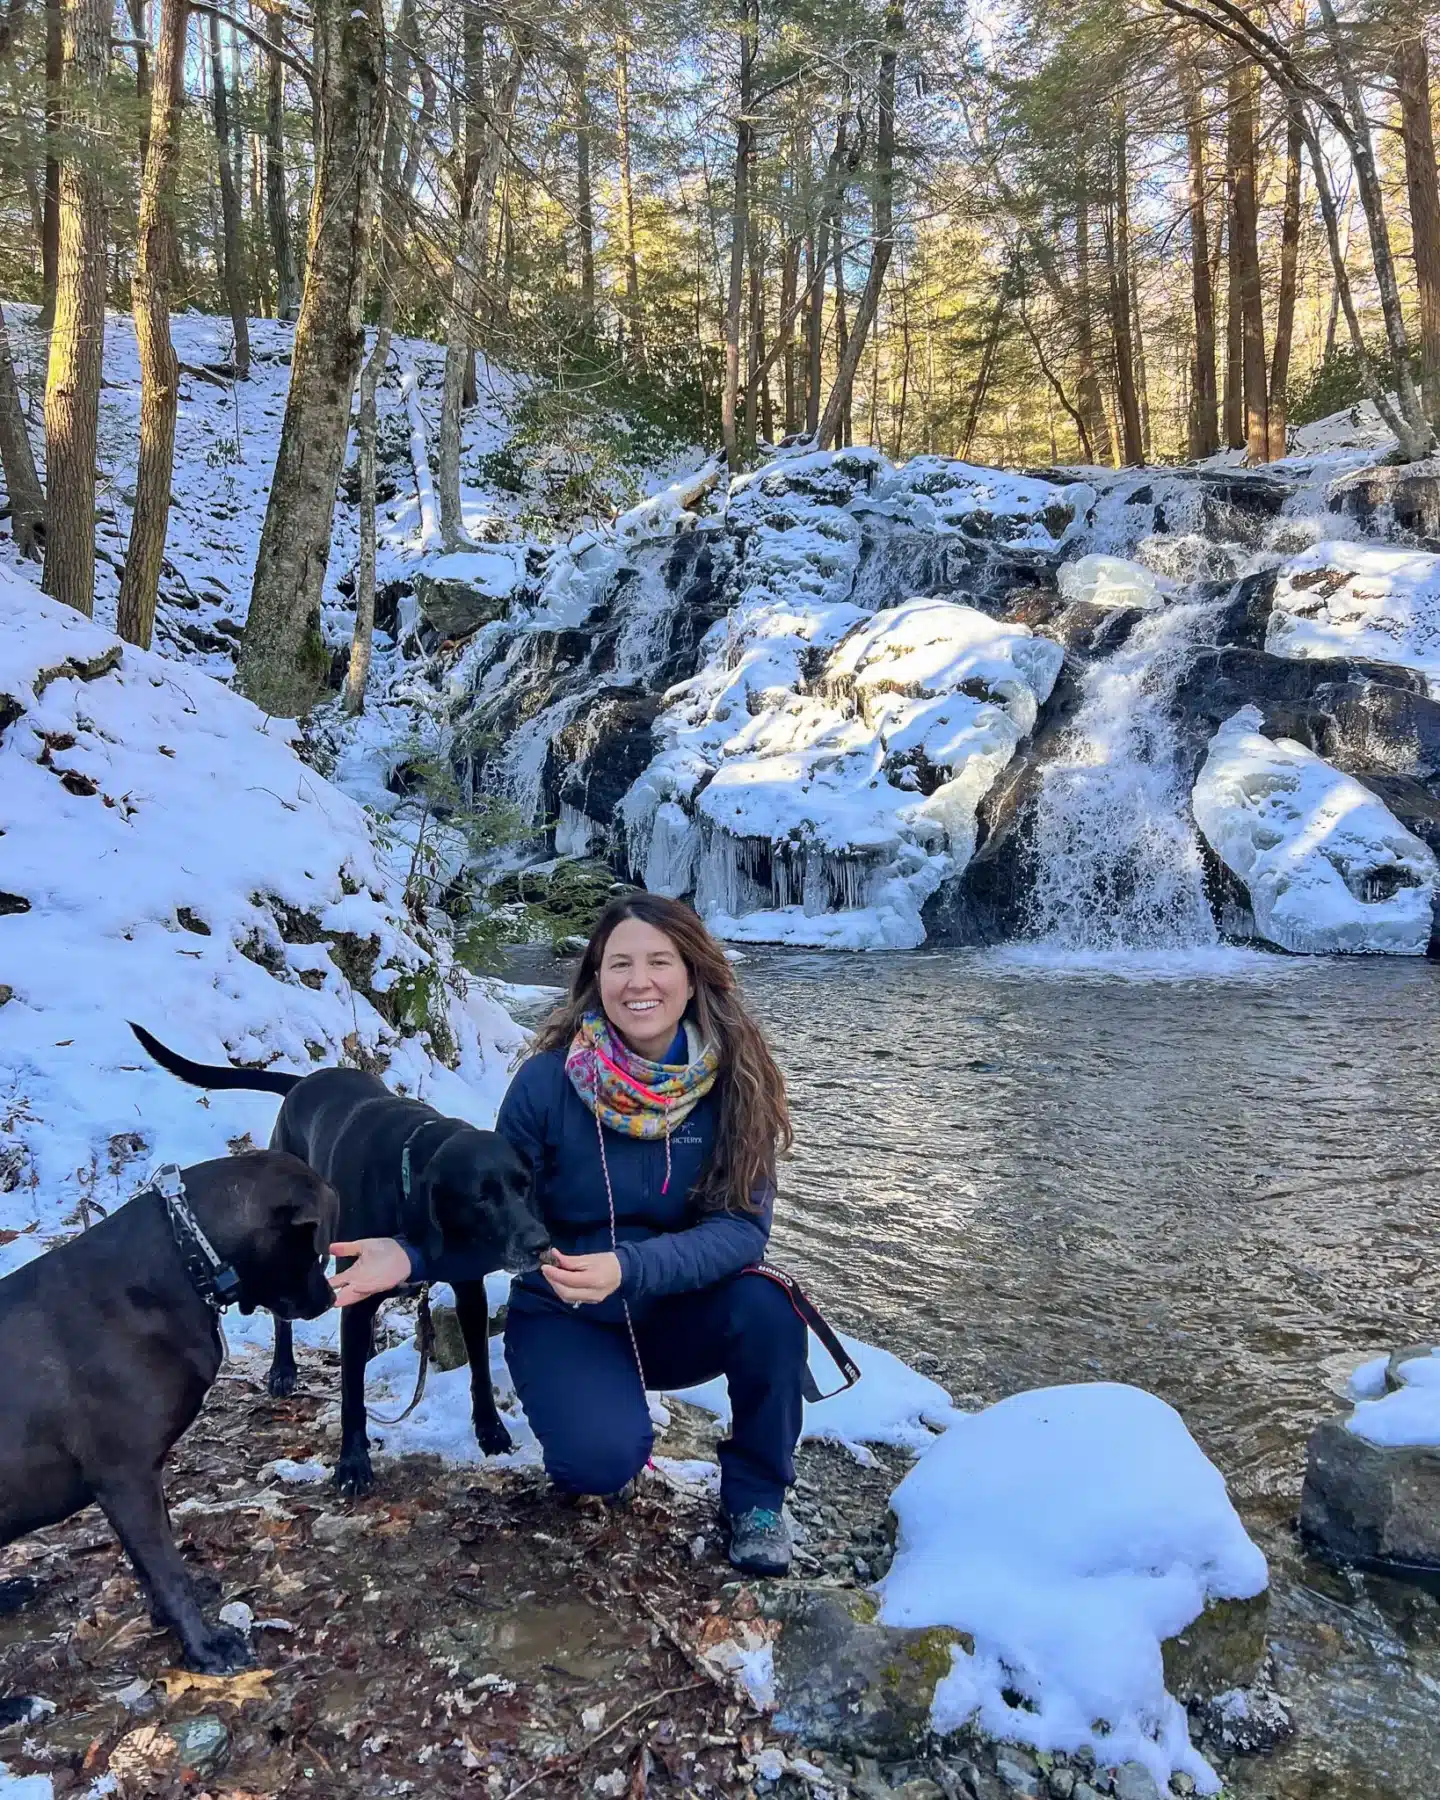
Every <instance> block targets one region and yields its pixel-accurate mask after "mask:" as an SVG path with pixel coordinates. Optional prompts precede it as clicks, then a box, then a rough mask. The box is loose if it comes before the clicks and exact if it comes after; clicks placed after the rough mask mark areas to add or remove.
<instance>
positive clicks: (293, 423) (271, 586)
mask: <svg viewBox="0 0 1440 1800" xmlns="http://www.w3.org/2000/svg"><path fill="white" fill-rule="evenodd" d="M312 14H313V19H314V34H315V63H316V94H317V104H318V111H319V115H320V125H321V129H320V136H319V138H318V140H317V143H316V158H315V187H314V192H313V194H312V197H311V203H310V234H309V254H308V256H307V258H306V270H305V291H304V295H303V297H302V299H301V302H300V317H299V320H298V322H297V323H296V326H295V347H294V351H293V353H292V357H291V364H290V391H289V394H288V396H287V398H286V403H285V423H284V426H283V428H282V431H281V434H280V451H279V455H278V457H277V458H276V463H275V477H274V480H273V482H272V483H271V487H270V503H269V506H268V508H267V509H266V513H265V525H264V528H263V530H262V532H261V535H260V553H259V556H258V558H257V560H256V565H255V584H254V587H253V588H252V590H251V594H250V611H249V616H248V617H247V618H246V621H245V636H244V639H243V640H242V643H241V646H240V660H239V666H238V668H237V671H236V675H237V679H238V681H239V685H240V687H241V689H242V691H243V692H244V693H246V694H247V695H248V696H249V697H250V699H252V700H253V701H255V703H256V704H257V705H258V706H262V707H263V708H264V709H265V710H266V711H267V712H270V713H276V714H280V715H283V716H294V715H296V714H298V713H300V712H303V711H304V710H305V709H306V708H307V707H308V706H309V705H310V704H311V702H312V701H313V699H314V697H315V694H316V692H317V690H318V689H319V687H320V686H321V684H322V682H323V680H324V676H325V673H326V669H327V658H326V655H325V646H324V640H323V639H322V637H321V635H320V594H321V589H322V587H323V585H324V581H325V564H326V561H327V558H328V556H329V551H330V531H331V522H332V519H333V516H334V512H335V489H336V486H337V484H338V482H339V479H340V468H341V464H342V463H343V461H344V458H345V441H346V438H347V437H348V435H349V430H350V400H351V396H352V394H353V393H354V390H355V376H356V372H357V370H358V367H359V362H360V357H361V353H362V351H363V349H364V343H365V339H364V333H363V330H362V328H361V323H360V321H361V315H362V310H363V307H364V303H365V277H366V264H367V262H368V258H369V250H370V238H371V231H372V221H373V218H374V214H375V197H376V196H375V190H376V185H377V177H378V173H379V160H380V141H381V133H382V131H383V129H384V118H385V104H384V95H385V68H384V54H385V26H384V17H383V14H382V12H381V7H380V0H316V3H315V5H314V6H313V8H312Z"/></svg>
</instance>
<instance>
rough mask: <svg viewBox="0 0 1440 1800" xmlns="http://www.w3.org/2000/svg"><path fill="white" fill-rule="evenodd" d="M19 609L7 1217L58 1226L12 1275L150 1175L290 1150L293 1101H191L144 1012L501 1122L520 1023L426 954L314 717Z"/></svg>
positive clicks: (205, 1054) (86, 629) (3, 646)
mask: <svg viewBox="0 0 1440 1800" xmlns="http://www.w3.org/2000/svg"><path fill="white" fill-rule="evenodd" d="M0 611H3V614H4V619H5V627H4V630H3V632H0V833H3V836H0V890H3V897H0V945H3V948H4V956H3V959H0V967H3V976H4V987H3V988H0V999H3V1005H0V1046H3V1047H0V1094H3V1104H4V1109H5V1123H6V1129H7V1136H8V1138H9V1141H10V1143H11V1144H12V1145H13V1149H12V1151H11V1152H10V1156H9V1161H8V1164H7V1165H4V1166H5V1169H6V1173H5V1179H4V1180H3V1181H0V1223H3V1224H5V1225H7V1226H10V1227H12V1228H14V1229H17V1230H21V1231H26V1230H27V1228H30V1227H32V1226H33V1227H36V1228H37V1229H36V1230H35V1232H34V1233H33V1234H30V1235H27V1236H26V1237H24V1238H22V1239H20V1240H17V1244H16V1245H12V1246H11V1250H10V1252H9V1253H7V1254H8V1255H9V1256H10V1258H11V1260H13V1259H14V1257H15V1256H17V1255H20V1254H21V1253H22V1252H26V1251H28V1250H30V1249H33V1248H38V1239H39V1238H40V1237H42V1236H44V1235H46V1234H50V1233H53V1232H54V1231H56V1230H57V1229H58V1228H59V1227H60V1226H61V1224H62V1223H63V1222H65V1221H66V1220H67V1219H68V1218H69V1217H71V1216H72V1215H73V1214H74V1211H75V1208H76V1206H77V1203H79V1202H81V1201H84V1200H88V1199H91V1198H93V1199H95V1200H96V1201H98V1202H99V1203H100V1204H101V1205H102V1206H109V1205H112V1204H113V1203H114V1202H115V1200H116V1199H117V1198H123V1197H124V1196H125V1194H126V1193H127V1192H128V1191H129V1189H130V1187H131V1186H133V1185H134V1181H133V1176H134V1174H135V1173H136V1172H137V1169H138V1168H140V1167H143V1166H146V1165H148V1164H150V1163H152V1162H154V1161H158V1160H161V1159H164V1160H174V1161H178V1162H180V1163H182V1164H183V1163H188V1162H194V1161H198V1160H201V1159H203V1158H205V1157H210V1156H216V1155H223V1154H224V1152H225V1149H226V1145H227V1141H228V1140H230V1139H232V1138H235V1137H238V1136H240V1135H242V1134H244V1133H246V1132H249V1134H250V1135H251V1137H252V1139H253V1141H254V1142H256V1143H260V1144H263V1143H264V1142H265V1141H266V1140H267V1137H268V1134H269V1129H270V1123H271V1121H272V1119H273V1116H274V1111H275V1101H274V1098H273V1097H272V1096H266V1095H262V1094H244V1093H236V1094H215V1095H202V1094H201V1093H199V1092H198V1091H197V1090H195V1089H192V1088H187V1087H184V1086H182V1085H181V1084H180V1083H179V1082H177V1081H175V1080H174V1079H173V1078H172V1077H171V1076H169V1075H166V1074H165V1073H164V1072H163V1071H161V1070H160V1069H158V1068H157V1067H155V1066H154V1065H153V1064H152V1063H150V1061H149V1060H148V1058H147V1057H146V1056H145V1054H144V1053H143V1051H141V1049H140V1048H139V1046H138V1045H137V1044H136V1042H135V1040H134V1039H133V1037H132V1036H131V1035H130V1032H129V1030H128V1029H127V1026H126V1020H127V1018H131V1017H133V1018H135V1019H138V1020H139V1021H140V1022H141V1023H144V1024H147V1025H149V1026H150V1027H151V1028H152V1029H154V1030H155V1031H156V1032H157V1033H158V1034H159V1035H160V1036H162V1037H164V1038H166V1039H167V1040H169V1041H170V1042H172V1043H174V1045H175V1046H176V1048H177V1049H180V1050H182V1051H184V1052H186V1053H187V1054H189V1055H192V1056H195V1057H197V1058H198V1059H199V1060H201V1061H203V1062H226V1061H231V1060H233V1061H236V1062H244V1063H252V1064H256V1065H262V1066H265V1067H277V1068H286V1069H292V1070H298V1071H300V1072H302V1073H303V1072H306V1071H308V1070H309V1069H311V1068H314V1067H316V1066H318V1065H320V1064H324V1063H337V1062H346V1061H348V1062H351V1063H359V1064H362V1065H366V1066H378V1067H384V1068H385V1069H386V1072H387V1079H388V1080H389V1081H390V1082H391V1084H392V1085H393V1086H394V1087H396V1088H397V1089H399V1090H404V1091H409V1092H411V1093H422V1094H423V1097H424V1098H425V1099H427V1100H430V1101H432V1102H433V1103H434V1104H436V1105H438V1106H440V1107H441V1108H442V1109H443V1110H445V1111H448V1112H452V1113H455V1114H457V1115H460V1116H463V1117H465V1118H469V1119H471V1120H473V1121H474V1122H475V1123H477V1124H488V1123H489V1122H490V1119H491V1118H492V1117H493V1111H494V1108H495V1106H496V1105H497V1104H498V1102H499V1099H500V1096H501V1094H502V1093H503V1091H504V1086H505V1081H506V1063H507V1060H508V1055H509V1054H510V1052H511V1051H512V1050H513V1048H514V1047H515V1046H516V1045H517V1044H518V1034H517V1033H516V1031H515V1028H514V1027H513V1026H512V1024H511V1023H510V1021H509V1019H508V1018H507V1017H506V1015H505V1013H504V1012H503V1011H502V1010H501V1008H500V1007H499V1006H498V1004H496V1003H495V1002H493V1001H492V1000H490V999H488V998H487V997H486V995H485V994H484V992H483V990H481V989H480V988H479V987H478V986H477V985H476V984H475V983H473V982H470V981H468V978H466V977H464V975H463V972H462V971H458V970H453V969H450V968H448V966H447V964H446V962H445V960H444V959H445V946H444V945H443V943H439V942H436V943H433V944H422V943H421V942H420V941H419V940H418V939H417V937H416V935H415V931H416V927H415V926H414V924H413V923H412V921H411V920H410V918H409V916H408V914H407V911H406V908H405V904H404V900H403V885H404V871H403V867H400V866H397V867H395V868H392V867H389V866H387V863H386V860H385V859H384V858H383V857H382V855H381V854H380V853H378V852H377V849H376V845H375V841H374V840H373V839H372V835H371V828H370V822H369V821H368V820H367V818H366V815H365V813H364V812H363V810H362V809H361V807H360V806H358V805H357V804H356V803H355V801H353V800H351V799H350V798H348V797H347V796H346V795H345V794H343V793H341V792H340V790H339V789H338V788H336V787H334V786H332V785H331V783H329V782H328V781H326V780H325V779H324V778H323V777H322V776H320V775H319V774H317V773H316V771H315V770H314V769H313V768H312V767H310V766H309V765H307V764H306V763H304V762H302V761H301V760H300V758H299V756H297V754H296V753H295V750H294V749H293V748H292V741H291V740H292V737H293V735H294V727H293V726H291V725H288V724H286V723H284V722H283V721H277V720H273V719H267V718H266V717H265V716H264V714H262V713H261V712H260V711H259V710H258V709H257V708H256V707H254V706H252V705H251V704H250V703H249V702H248V701H247V700H243V699H241V698H240V697H239V696H238V695H237V694H235V693H233V692H231V691H230V690H229V689H228V688H225V687H223V686H221V684H220V683H218V682H217V681H214V680H213V679H211V678H210V677H209V676H207V675H204V674H201V673H199V672H198V671H197V670H195V669H193V668H191V667H189V666H187V665H186V664H184V663H181V662H176V661H173V660H168V659H165V658H162V657H161V656H159V655H156V654H153V653H150V652H146V651H141V650H137V649H135V648H134V647H133V646H132V645H128V644H124V645H122V644H121V643H120V641H119V640H118V639H116V638H115V637H113V636H111V634H110V633H109V632H107V631H105V630H103V629H102V628H101V627H99V626H97V625H95V624H93V623H91V622H90V621H89V620H87V619H84V618H82V617H81V616H80V614H78V613H76V612H73V611H71V610H70V609H69V608H67V607H64V606H60V605H58V604H56V603H55V602H54V601H51V600H49V599H46V598H45V597H44V596H42V595H41V594H40V593H38V592H37V591H36V589H35V588H34V587H33V586H31V585H30V584H29V583H28V582H25V581H23V580H21V579H20V578H18V577H16V576H13V575H11V574H9V573H8V572H0ZM437 956H438V958H439V960H438V961H437V960H436V957H437ZM447 1065H449V1066H447Z"/></svg>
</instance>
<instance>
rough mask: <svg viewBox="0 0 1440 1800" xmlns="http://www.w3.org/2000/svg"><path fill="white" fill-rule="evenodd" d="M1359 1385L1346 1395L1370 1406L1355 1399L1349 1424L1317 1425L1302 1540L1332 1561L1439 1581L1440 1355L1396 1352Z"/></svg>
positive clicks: (1332, 1421)
mask: <svg viewBox="0 0 1440 1800" xmlns="http://www.w3.org/2000/svg"><path fill="white" fill-rule="evenodd" d="M1357 1376H1361V1377H1362V1379H1360V1380H1359V1381H1358V1383H1356V1382H1352V1391H1354V1390H1355V1389H1356V1387H1357V1386H1358V1389H1359V1392H1360V1393H1361V1394H1362V1395H1373V1396H1374V1397H1373V1398H1367V1397H1361V1398H1359V1399H1358V1403H1357V1404H1356V1406H1355V1409H1354V1411H1353V1412H1352V1413H1351V1414H1350V1416H1349V1418H1348V1419H1326V1420H1323V1421H1322V1422H1321V1423H1320V1424H1319V1425H1318V1426H1317V1427H1316V1428H1315V1430H1314V1431H1313V1432H1312V1433H1311V1435H1310V1442H1309V1446H1308V1449H1307V1454H1306V1466H1305V1485H1304V1488H1303V1489H1302V1491H1301V1497H1300V1527H1301V1530H1302V1531H1303V1532H1304V1534H1305V1536H1306V1537H1307V1539H1308V1540H1309V1541H1310V1542H1311V1543H1312V1544H1313V1545H1315V1546H1317V1547H1318V1548H1320V1549H1322V1550H1324V1551H1326V1552H1327V1553H1328V1554H1330V1555H1331V1556H1336V1557H1340V1558H1342V1559H1344V1560H1346V1561H1358V1562H1361V1563H1362V1564H1366V1565H1370V1566H1376V1567H1381V1568H1388V1569H1390V1570H1392V1571H1393V1572H1394V1573H1395V1574H1397V1575H1407V1574H1415V1573H1418V1572H1420V1571H1424V1572H1425V1573H1426V1574H1427V1575H1428V1576H1429V1577H1430V1578H1432V1579H1433V1578H1434V1576H1435V1575H1437V1574H1440V1349H1436V1348H1432V1347H1426V1346H1421V1347H1418V1348H1415V1349H1411V1350H1408V1351H1397V1352H1396V1354H1395V1355H1394V1356H1392V1357H1389V1358H1386V1357H1380V1358H1378V1359H1377V1361H1376V1363H1375V1364H1374V1365H1367V1366H1366V1369H1365V1370H1364V1371H1357ZM1365 1376H1368V1377H1370V1379H1368V1380H1366V1379H1363V1377H1365ZM1387 1389H1388V1391H1387Z"/></svg>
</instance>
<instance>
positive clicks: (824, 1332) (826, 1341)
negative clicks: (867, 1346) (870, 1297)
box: [742, 1263, 860, 1406]
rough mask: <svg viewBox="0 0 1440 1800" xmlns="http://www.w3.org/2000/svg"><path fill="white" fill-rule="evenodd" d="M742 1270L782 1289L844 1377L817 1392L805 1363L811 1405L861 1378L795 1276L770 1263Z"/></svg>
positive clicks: (852, 1360)
mask: <svg viewBox="0 0 1440 1800" xmlns="http://www.w3.org/2000/svg"><path fill="white" fill-rule="evenodd" d="M742 1273H743V1274H746V1275H763V1276H764V1277H765V1279H766V1280H767V1281H773V1282H774V1283H775V1285H776V1286H777V1287H779V1288H783V1289H784V1290H785V1294H786V1296H787V1298H788V1299H789V1301H790V1304H791V1306H793V1307H794V1308H795V1311H796V1313H797V1314H798V1315H799V1317H800V1318H801V1319H803V1320H804V1322H805V1323H806V1324H807V1325H808V1326H809V1327H810V1329H811V1330H812V1331H813V1332H814V1333H815V1335H816V1337H817V1338H819V1340H820V1342H821V1344H822V1346H823V1347H824V1350H825V1354H826V1355H827V1356H828V1357H829V1358H830V1360H831V1362H833V1363H834V1365H835V1367H836V1368H837V1369H838V1370H839V1371H840V1373H841V1375H842V1376H843V1377H844V1379H843V1380H842V1381H841V1383H840V1386H839V1387H838V1388H833V1389H832V1390H831V1391H830V1392H829V1393H828V1394H822V1393H821V1392H820V1386H819V1383H818V1382H817V1381H816V1379H815V1377H814V1375H813V1373H812V1372H811V1369H810V1365H809V1363H808V1362H807V1363H806V1365H805V1375H804V1390H803V1391H804V1394H805V1398H806V1399H807V1400H808V1401H809V1402H810V1404H811V1405H812V1406H813V1405H814V1404H815V1403H816V1401H818V1400H833V1399H834V1398H835V1396H836V1394H843V1393H845V1392H846V1390H847V1389H849V1388H852V1387H854V1385H855V1383H856V1382H857V1381H858V1380H859V1379H860V1365H859V1363H857V1362H856V1361H855V1358H854V1357H853V1356H851V1354H850V1352H849V1351H848V1350H847V1349H846V1348H845V1346H844V1345H843V1344H842V1343H841V1342H840V1338H839V1335H838V1333H837V1332H836V1330H835V1328H834V1326H833V1325H832V1324H831V1323H830V1321H829V1320H828V1319H827V1318H826V1317H825V1315H824V1313H822V1312H821V1310H820V1308H819V1307H818V1306H817V1305H816V1304H815V1302H814V1301H813V1300H812V1299H811V1298H810V1296H809V1295H808V1294H807V1293H806V1292H805V1290H804V1288H802V1287H801V1285H800V1283H799V1282H798V1281H797V1280H796V1279H795V1277H794V1276H793V1275H787V1274H786V1273H785V1271H784V1270H783V1269H777V1268H775V1267H774V1265H773V1264H771V1263H752V1264H751V1265H750V1267H749V1268H748V1269H745V1270H743V1271H742Z"/></svg>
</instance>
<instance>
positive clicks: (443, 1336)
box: [430, 1306, 470, 1371]
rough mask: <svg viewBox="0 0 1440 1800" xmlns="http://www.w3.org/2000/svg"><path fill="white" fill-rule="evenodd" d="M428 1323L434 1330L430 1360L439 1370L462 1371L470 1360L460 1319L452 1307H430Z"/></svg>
mask: <svg viewBox="0 0 1440 1800" xmlns="http://www.w3.org/2000/svg"><path fill="white" fill-rule="evenodd" d="M430 1323H431V1324H432V1325H433V1326H434V1328H435V1345H434V1348H433V1349H432V1350H431V1352H430V1360H431V1362H432V1363H434V1365H435V1367H436V1368H437V1369H440V1370H442V1371H443V1370H448V1369H463V1368H465V1367H466V1365H467V1364H468V1363H469V1361H470V1358H469V1355H468V1354H467V1352H466V1349H465V1339H464V1336H463V1334H462V1333H461V1330H460V1317H459V1314H458V1313H457V1312H456V1311H455V1308H454V1307H453V1306H432V1307H431V1308H430Z"/></svg>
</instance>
